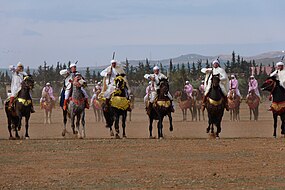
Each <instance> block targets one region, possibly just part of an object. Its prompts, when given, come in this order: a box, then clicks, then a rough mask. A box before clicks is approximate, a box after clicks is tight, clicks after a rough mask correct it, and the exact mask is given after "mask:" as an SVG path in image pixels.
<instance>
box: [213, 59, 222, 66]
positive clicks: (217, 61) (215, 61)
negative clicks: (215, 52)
mask: <svg viewBox="0 0 285 190" xmlns="http://www.w3.org/2000/svg"><path fill="white" fill-rule="evenodd" d="M215 63H218V64H220V62H219V60H217V59H216V60H214V61H213V62H212V64H213V65H214V64H215Z"/></svg>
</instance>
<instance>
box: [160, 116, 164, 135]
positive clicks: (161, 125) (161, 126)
mask: <svg viewBox="0 0 285 190" xmlns="http://www.w3.org/2000/svg"><path fill="white" fill-rule="evenodd" d="M163 118H164V116H162V117H161V122H160V138H163V132H162V131H163Z"/></svg>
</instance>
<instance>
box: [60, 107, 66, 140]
mask: <svg viewBox="0 0 285 190" xmlns="http://www.w3.org/2000/svg"><path fill="white" fill-rule="evenodd" d="M62 115H63V130H62V133H61V135H62V136H63V137H64V136H65V133H66V123H67V111H64V110H62Z"/></svg>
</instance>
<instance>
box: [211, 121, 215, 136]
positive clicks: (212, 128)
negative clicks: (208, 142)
mask: <svg viewBox="0 0 285 190" xmlns="http://www.w3.org/2000/svg"><path fill="white" fill-rule="evenodd" d="M214 132H215V131H214V124H213V123H212V125H211V133H212V134H213V133H214Z"/></svg>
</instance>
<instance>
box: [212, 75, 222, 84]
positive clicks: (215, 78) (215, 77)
mask: <svg viewBox="0 0 285 190" xmlns="http://www.w3.org/2000/svg"><path fill="white" fill-rule="evenodd" d="M219 84H220V74H217V75H213V76H212V86H213V87H218V86H219Z"/></svg>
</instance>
